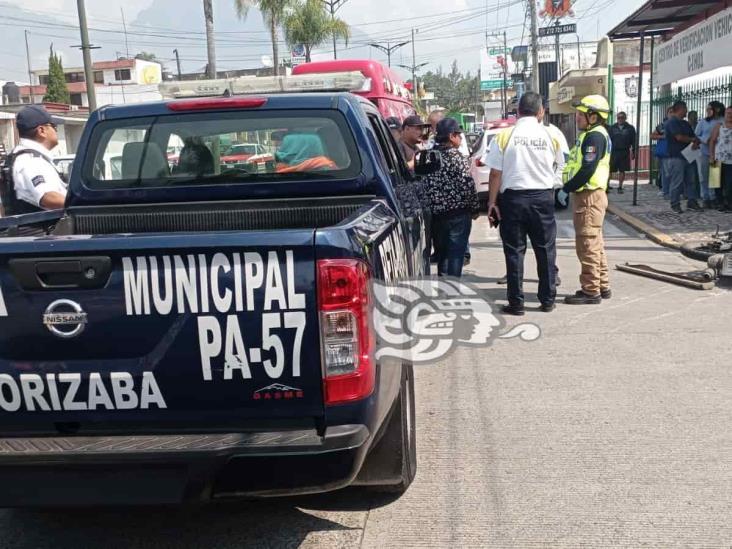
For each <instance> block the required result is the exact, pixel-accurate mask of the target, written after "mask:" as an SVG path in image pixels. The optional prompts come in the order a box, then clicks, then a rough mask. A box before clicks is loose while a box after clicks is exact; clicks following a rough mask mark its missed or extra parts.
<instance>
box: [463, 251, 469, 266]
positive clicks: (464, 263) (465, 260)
mask: <svg viewBox="0 0 732 549" xmlns="http://www.w3.org/2000/svg"><path fill="white" fill-rule="evenodd" d="M468 265H470V254H465V258H464V259H463V267H467V266H468Z"/></svg>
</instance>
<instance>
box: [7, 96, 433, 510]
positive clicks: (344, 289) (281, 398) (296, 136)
mask: <svg viewBox="0 0 732 549" xmlns="http://www.w3.org/2000/svg"><path fill="white" fill-rule="evenodd" d="M224 141H226V142H227V143H229V142H232V141H233V142H237V141H238V142H245V143H259V144H261V145H262V147H264V149H265V150H266V151H269V156H267V155H264V157H262V156H261V155H260V157H259V158H258V159H256V161H253V162H249V163H247V162H243V163H241V164H237V165H236V166H234V167H231V166H229V165H226V164H224V163H222V162H221V161H220V158H221V155H222V154H223V151H222V149H223V147H222V146H221V143H222V142H224ZM169 151H173V152H174V153H175V154H173V155H171V154H169ZM426 247H427V238H426V236H425V216H424V215H423V212H422V209H421V207H420V200H419V196H418V189H417V188H416V185H415V181H414V177H413V176H411V175H410V173H409V171H408V169H407V168H406V166H405V164H404V162H403V160H402V159H401V157H400V156H399V153H398V152H397V147H396V144H395V142H394V141H393V139H392V137H391V135H390V132H389V130H388V128H387V126H386V125H385V123H384V121H383V120H382V118H381V116H380V115H379V113H378V111H377V110H376V107H375V106H374V105H372V104H371V103H369V102H368V101H367V100H365V99H362V98H359V97H357V96H355V95H352V94H349V93H340V92H327V93H322V92H321V93H301V94H291V93H290V94H270V95H262V96H256V97H254V96H233V97H206V98H189V99H177V100H170V101H161V102H157V103H150V104H144V105H134V106H115V107H111V106H110V107H105V108H102V109H100V110H98V111H97V112H95V113H93V114H92V115H91V117H90V119H89V122H88V124H87V126H86V130H85V132H84V135H83V137H82V139H81V142H80V144H79V153H78V155H77V157H76V160H75V163H74V167H73V170H72V173H71V179H70V182H69V195H68V198H67V203H66V207H65V208H64V209H63V210H58V211H47V212H39V213H32V214H26V215H23V216H17V217H10V218H5V219H2V220H0V485H2V489H1V490H0V506H32V505H53V506H56V505H60V506H63V505H89V504H123V505H126V504H138V503H144V504H148V503H155V504H158V503H164V504H166V503H181V502H198V501H210V500H219V499H227V498H236V497H259V496H278V495H291V494H303V493H314V492H323V491H330V490H335V489H339V488H342V487H345V486H348V485H363V486H370V487H372V488H374V489H378V490H385V491H392V492H402V491H404V490H406V489H407V487H408V486H409V484H410V483H411V481H412V479H413V478H414V475H415V470H416V447H415V417H414V414H415V412H414V390H413V376H412V367H411V365H410V364H408V363H404V362H402V361H399V360H393V359H383V360H375V358H374V357H375V353H374V348H375V346H376V345H378V341H376V336H375V331H374V329H373V326H372V323H371V320H370V318H371V309H372V306H373V299H374V298H373V292H372V291H371V286H370V285H371V283H372V282H373V281H394V280H399V279H404V278H408V277H417V276H420V275H422V274H424V273H425V272H426V269H428V268H429V254H428V252H427V249H426Z"/></svg>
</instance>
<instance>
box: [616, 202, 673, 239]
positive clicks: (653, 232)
mask: <svg viewBox="0 0 732 549" xmlns="http://www.w3.org/2000/svg"><path fill="white" fill-rule="evenodd" d="M607 211H609V212H610V213H611V214H613V215H615V216H617V217H619V218H620V219H621V220H622V221H624V222H625V223H626V224H628V225H630V226H631V227H633V228H634V229H635V230H637V231H639V232H641V233H643V234H645V235H646V236H647V237H648V238H649V239H650V240H652V241H653V242H655V243H656V244H660V245H661V246H665V247H666V248H672V249H674V250H678V249H680V248H681V242H679V241H678V240H676V239H674V238H672V237H670V236H669V235H667V234H666V233H664V232H662V231H659V230H658V229H656V227H653V226H651V225H649V224H648V223H646V222H645V221H641V220H640V219H638V218H637V217H635V216H634V215H631V214H629V213H628V212H626V211H624V210H622V209H620V208H618V207H617V206H615V205H613V204H609V205H608V207H607Z"/></svg>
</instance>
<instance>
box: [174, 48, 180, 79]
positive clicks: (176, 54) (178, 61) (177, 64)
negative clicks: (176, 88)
mask: <svg viewBox="0 0 732 549" xmlns="http://www.w3.org/2000/svg"><path fill="white" fill-rule="evenodd" d="M173 53H174V54H175V64H176V66H177V67H178V80H180V79H181V75H180V56H179V55H178V48H176V49H174V50H173Z"/></svg>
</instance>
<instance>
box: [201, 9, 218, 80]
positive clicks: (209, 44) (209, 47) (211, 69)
mask: <svg viewBox="0 0 732 549" xmlns="http://www.w3.org/2000/svg"><path fill="white" fill-rule="evenodd" d="M203 16H204V18H205V19H206V51H207V53H208V63H207V64H206V76H208V77H209V78H216V45H215V42H214V23H213V0H203Z"/></svg>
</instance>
